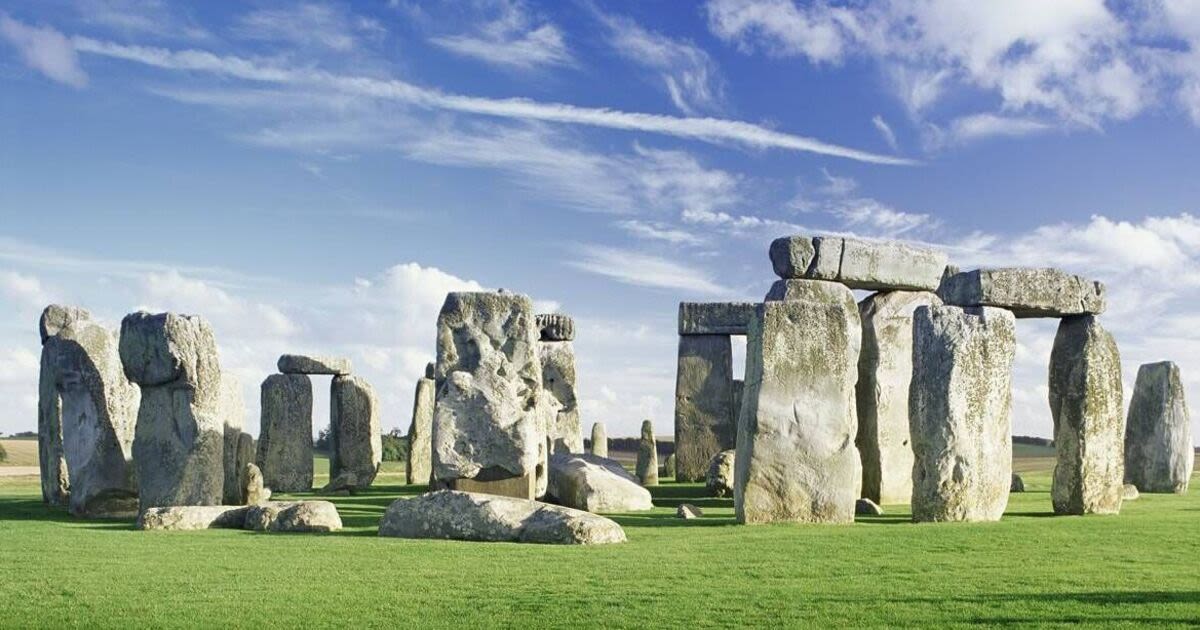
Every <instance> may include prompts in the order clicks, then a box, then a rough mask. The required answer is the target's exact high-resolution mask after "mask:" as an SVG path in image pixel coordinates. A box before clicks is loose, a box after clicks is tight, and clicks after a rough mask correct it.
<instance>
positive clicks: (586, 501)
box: [546, 453, 654, 512]
mask: <svg viewBox="0 0 1200 630" xmlns="http://www.w3.org/2000/svg"><path fill="white" fill-rule="evenodd" d="M549 467H550V475H549V487H548V489H547V492H546V494H547V496H548V497H553V499H554V502H555V503H558V504H559V505H562V506H565V507H569V508H575V509H577V510H584V511H587V512H636V511H641V510H652V509H654V504H653V503H652V502H651V500H650V491H649V490H647V489H645V488H643V487H642V486H640V485H638V480H637V479H636V478H634V476H633V475H631V474H629V472H628V471H626V470H625V468H624V467H623V466H621V464H620V463H618V462H615V461H613V460H611V459H605V458H603V457H597V456H595V455H582V454H575V453H559V454H556V455H551V456H550V460H549Z"/></svg>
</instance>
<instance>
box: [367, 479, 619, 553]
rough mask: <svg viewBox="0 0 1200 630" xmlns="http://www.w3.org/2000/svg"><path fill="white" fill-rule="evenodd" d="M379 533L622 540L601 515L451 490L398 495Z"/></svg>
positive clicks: (458, 537)
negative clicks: (406, 497)
mask: <svg viewBox="0 0 1200 630" xmlns="http://www.w3.org/2000/svg"><path fill="white" fill-rule="evenodd" d="M379 535H380V536H393V537H397V538H433V539H450V540H471V541H478V542H519V543H542V544H558V545H599V544H609V543H621V542H625V531H624V530H622V529H621V526H620V525H618V524H617V523H616V522H614V521H612V520H609V519H607V518H604V517H603V516H597V515H595V514H589V513H588V512H584V511H581V510H573V509H571V508H566V507H560V506H557V505H549V504H547V503H540V502H538V501H532V500H529V499H514V498H512V497H502V496H495V495H489V494H475V493H470V492H457V491H453V490H440V491H437V492H429V493H426V494H423V495H421V496H419V497H415V498H412V499H397V500H396V501H395V502H393V503H392V505H391V506H390V507H388V509H387V512H386V513H385V514H384V515H383V520H382V521H381V522H380V523H379Z"/></svg>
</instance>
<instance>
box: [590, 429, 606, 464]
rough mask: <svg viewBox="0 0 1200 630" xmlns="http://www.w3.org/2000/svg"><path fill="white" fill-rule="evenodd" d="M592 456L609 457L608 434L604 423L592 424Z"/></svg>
mask: <svg viewBox="0 0 1200 630" xmlns="http://www.w3.org/2000/svg"><path fill="white" fill-rule="evenodd" d="M592 455H595V456H597V457H608V433H607V432H605V430H604V423H603V422H594V423H592Z"/></svg>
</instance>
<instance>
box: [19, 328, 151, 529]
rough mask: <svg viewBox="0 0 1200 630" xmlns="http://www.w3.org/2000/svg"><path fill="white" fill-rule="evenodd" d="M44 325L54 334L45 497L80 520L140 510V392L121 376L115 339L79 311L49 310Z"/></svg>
mask: <svg viewBox="0 0 1200 630" xmlns="http://www.w3.org/2000/svg"><path fill="white" fill-rule="evenodd" d="M42 321H43V329H44V330H45V331H46V332H51V333H52V334H50V335H49V336H47V337H46V339H45V340H44V341H43V345H42V358H41V370H40V377H39V378H40V381H39V384H38V454H39V464H40V465H41V466H40V469H41V479H42V498H43V499H44V500H46V501H47V502H49V503H53V504H57V505H63V504H65V505H68V506H69V508H70V511H71V513H72V514H75V515H76V516H116V515H121V514H129V513H133V512H136V510H137V499H136V496H137V486H136V483H135V480H134V477H133V463H132V462H131V461H130V460H131V457H132V455H131V447H132V443H133V437H134V425H135V422H136V419H137V408H138V403H139V392H138V388H137V387H135V386H134V385H133V384H132V383H130V382H129V381H128V380H126V378H125V374H124V372H123V371H122V368H121V360H120V356H119V354H118V341H117V337H116V335H114V334H113V332H111V331H109V330H107V329H105V328H104V327H103V326H101V325H100V324H98V323H96V322H93V321H91V320H89V319H87V311H84V310H82V309H72V308H71V307H60V306H51V307H48V308H47V309H46V312H45V313H43V315H42ZM47 322H49V323H47Z"/></svg>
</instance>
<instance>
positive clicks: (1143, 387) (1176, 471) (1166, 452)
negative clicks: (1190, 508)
mask: <svg viewBox="0 0 1200 630" xmlns="http://www.w3.org/2000/svg"><path fill="white" fill-rule="evenodd" d="M1194 462H1195V454H1194V451H1193V447H1192V424H1191V419H1190V415H1189V413H1188V407H1187V401H1186V400H1185V399H1184V395H1183V382H1182V381H1181V380H1180V378H1179V366H1177V365H1175V364H1174V363H1172V362H1170V361H1162V362H1160V363H1147V364H1145V365H1142V366H1141V367H1140V368H1138V374H1137V381H1136V382H1135V383H1134V386H1133V399H1132V400H1130V401H1129V417H1128V420H1127V422H1126V425H1125V482H1126V483H1131V484H1133V485H1134V486H1136V487H1137V489H1138V490H1140V491H1142V492H1174V493H1177V494H1183V493H1185V492H1187V489H1188V481H1189V479H1190V478H1191V476H1192V466H1193V465H1194Z"/></svg>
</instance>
